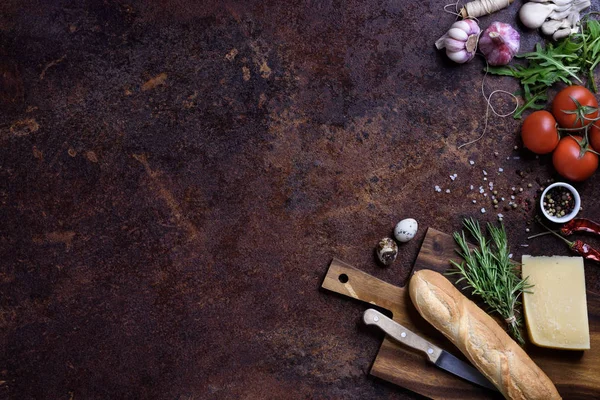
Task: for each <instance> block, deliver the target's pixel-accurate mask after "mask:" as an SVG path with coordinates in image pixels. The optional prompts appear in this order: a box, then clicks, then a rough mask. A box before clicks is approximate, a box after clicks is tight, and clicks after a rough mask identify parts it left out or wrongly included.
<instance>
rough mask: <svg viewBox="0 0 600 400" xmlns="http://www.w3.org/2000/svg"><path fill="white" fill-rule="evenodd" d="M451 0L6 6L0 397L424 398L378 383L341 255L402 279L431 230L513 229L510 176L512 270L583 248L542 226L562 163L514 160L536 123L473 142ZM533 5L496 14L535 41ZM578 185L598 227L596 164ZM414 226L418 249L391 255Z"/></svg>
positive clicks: (476, 130)
mask: <svg viewBox="0 0 600 400" xmlns="http://www.w3.org/2000/svg"><path fill="white" fill-rule="evenodd" d="M444 4H445V3H443V2H403V1H400V0H394V1H384V0H373V1H362V0H360V1H359V0H349V1H310V0H301V1H295V2H291V1H290V2H286V1H271V0H269V1H238V2H234V1H225V2H221V1H212V0H211V1H203V2H202V1H199V2H191V1H186V0H161V1H159V0H153V1H149V2H147V1H132V2H124V1H115V0H105V1H100V0H89V1H79V0H77V1H75V0H73V1H42V0H38V1H35V0H18V1H17V0H11V1H7V2H4V3H3V4H2V5H0V55H1V60H0V72H1V74H0V85H1V86H0V88H1V91H0V103H1V114H0V257H1V262H0V398H6V399H181V400H184V399H185V400H187V399H233V398H239V399H242V398H248V399H263V398H265V399H266V398H269V399H271V398H272V399H305V398H315V399H334V398H335V399H341V398H344V399H363V398H382V399H384V398H385V399H414V398H419V396H417V395H415V394H413V393H410V392H408V391H406V390H404V389H402V388H398V387H396V386H393V385H390V384H387V383H386V382H383V381H380V380H378V379H374V378H372V377H370V376H369V375H368V371H369V368H370V365H371V363H372V362H373V359H374V357H375V354H376V353H377V349H378V346H379V344H380V342H381V339H382V335H381V334H380V333H379V332H377V331H374V330H371V329H367V328H365V327H363V326H362V325H361V323H360V316H361V313H362V311H363V310H364V309H365V306H364V305H363V304H359V303H355V302H352V301H349V300H347V299H344V298H341V297H339V296H335V295H333V294H331V293H327V292H323V291H320V290H319V287H320V284H321V281H322V279H323V276H324V274H325V271H326V269H327V266H328V264H329V261H330V260H331V258H332V257H334V256H335V257H339V258H341V259H343V260H345V261H347V262H350V263H352V264H353V265H355V266H357V267H359V268H360V269H362V270H364V271H366V272H368V273H370V274H373V275H375V276H377V277H379V278H381V279H384V280H386V281H388V282H391V283H394V284H397V285H404V284H405V283H406V279H407V277H408V276H409V273H410V269H411V265H412V262H413V260H414V258H415V257H416V254H417V251H418V248H419V244H420V241H421V240H422V238H423V236H424V233H425V231H426V228H427V227H429V226H431V227H435V228H437V229H440V230H443V231H445V232H449V233H451V232H453V231H455V230H458V229H460V227H461V222H462V219H463V218H464V217H466V216H474V217H477V218H479V219H480V220H482V221H495V220H496V213H497V211H495V210H493V209H492V208H491V207H492V205H491V203H490V200H489V198H484V197H483V196H481V195H480V194H479V193H478V190H477V189H478V188H479V186H486V185H487V183H488V182H489V180H493V182H494V184H495V188H496V189H497V190H498V191H499V192H500V195H504V196H506V197H507V198H508V197H509V196H510V195H511V194H512V193H511V192H512V190H511V189H512V187H516V188H517V190H518V188H519V187H523V188H524V191H523V192H522V193H518V194H517V196H516V197H517V199H516V201H517V202H518V203H519V204H520V207H519V208H518V209H517V210H514V211H504V210H503V209H502V208H501V209H500V212H502V213H503V214H504V215H505V218H504V222H505V224H506V226H507V229H508V231H509V236H510V241H511V245H512V247H513V250H514V255H515V258H516V259H520V255H521V254H524V253H529V254H536V255H539V254H561V255H566V254H568V249H567V247H566V246H565V245H563V243H561V242H558V241H557V240H555V239H553V238H551V237H542V238H539V239H537V240H532V241H529V242H527V240H526V237H527V236H528V235H529V234H531V233H527V232H526V229H530V230H531V232H532V233H533V232H537V231H539V228H538V227H536V226H534V225H527V221H528V220H529V219H530V218H531V217H532V216H533V214H534V212H535V211H534V210H533V209H532V210H530V211H526V210H525V206H526V203H525V200H526V199H530V200H533V199H534V198H535V194H536V190H537V189H538V188H539V187H540V186H541V185H543V184H545V181H546V180H547V179H549V178H552V177H553V176H552V174H553V172H552V168H551V163H550V160H549V158H548V157H542V158H540V159H536V158H535V157H533V156H531V155H529V154H527V153H526V152H524V151H521V150H520V149H517V150H515V149H514V146H519V145H520V143H519V139H518V132H519V126H520V122H519V121H515V120H514V119H513V118H512V117H507V118H501V117H497V116H495V115H493V114H490V116H489V121H488V125H487V131H486V133H485V136H484V137H483V139H481V140H480V141H479V142H477V143H475V144H472V145H470V146H467V147H464V148H462V149H460V150H459V149H457V146H458V145H460V144H462V143H465V142H467V141H469V140H472V139H475V138H477V137H478V136H479V135H480V134H481V133H482V131H483V129H484V126H485V114H486V103H485V100H484V98H483V95H482V93H481V88H482V80H483V78H484V75H483V73H482V72H481V71H482V68H483V60H482V59H481V58H480V57H478V58H477V59H475V60H474V61H473V62H471V63H470V64H467V65H462V66H458V65H454V64H451V63H450V62H448V61H447V59H446V57H445V55H444V54H443V53H442V52H438V51H436V50H435V48H434V46H433V43H434V41H435V40H436V39H437V38H438V37H439V36H441V35H442V34H443V33H444V32H445V31H446V30H447V29H448V27H449V26H450V25H451V23H452V22H453V20H454V17H453V16H452V15H450V14H448V13H445V12H444V11H443V5H444ZM594 4H596V3H595V2H594ZM519 6H520V2H519V1H517V2H515V3H514V4H513V5H512V6H511V8H510V9H508V10H504V11H502V12H500V13H498V14H496V15H494V16H492V17H485V18H481V21H480V22H481V25H482V26H483V27H485V26H487V25H488V24H489V23H490V22H491V21H493V20H502V21H506V22H511V23H513V24H515V25H517V26H518V27H519V29H520V30H522V29H521V27H520V26H519V25H518V24H517V23H516V22H515V21H516V20H515V14H516V12H517V10H518V7H519ZM540 40H541V38H540V36H539V35H538V34H537V33H536V32H523V41H522V49H523V50H530V49H532V48H533V45H534V43H535V42H537V41H540ZM484 88H485V93H486V94H488V95H489V93H491V91H492V90H495V89H503V90H507V91H510V92H512V91H515V90H516V89H517V88H518V86H517V85H516V83H515V82H514V81H513V80H512V79H510V78H498V77H493V76H492V77H490V76H488V77H487V78H486V79H485V84H484ZM493 99H494V100H493V103H494V104H495V106H496V107H497V111H498V112H508V111H510V109H511V108H512V105H513V103H512V101H511V99H510V98H509V97H507V96H505V95H500V96H498V97H494V98H493ZM494 152H497V155H496V156H495V155H494ZM517 157H518V158H517ZM469 160H473V161H474V162H475V164H474V165H473V166H472V165H470V164H469ZM499 168H502V169H503V172H500V171H499ZM483 170H486V171H487V172H488V176H487V178H488V179H489V180H488V181H484V180H483V178H484V175H483V172H482V171H483ZM520 172H521V173H523V175H524V176H523V177H521V176H520V174H519V173H520ZM454 173H456V174H457V178H456V180H454V181H452V180H451V179H450V178H449V175H451V174H454ZM536 179H537V181H536ZM528 183H532V188H528V187H527V184H528ZM435 185H439V186H440V187H441V188H442V189H443V192H442V193H436V192H435V191H434V186H435ZM470 185H474V187H475V190H470ZM577 187H578V188H579V189H580V192H581V194H582V197H583V205H584V210H583V213H582V215H584V216H587V217H590V218H600V215H599V214H600V213H599V212H598V206H599V205H600V201H599V200H598V196H599V194H600V189H599V187H598V176H597V175H596V176H594V177H593V178H592V179H590V180H588V181H587V182H585V183H582V184H579V185H577ZM446 189H450V193H445V192H444V191H445V190H446ZM473 199H475V200H476V201H477V204H473V203H472V200H473ZM481 207H485V208H486V209H487V212H486V213H485V214H481V213H480V208H481ZM406 217H413V218H416V219H417V220H418V221H419V224H420V230H419V233H418V235H417V238H416V239H415V240H413V241H411V242H409V243H407V244H403V245H402V246H400V255H399V260H398V261H396V263H395V264H393V265H392V266H391V267H388V268H381V267H380V266H378V265H377V263H376V261H375V259H374V256H373V249H374V246H375V244H376V243H377V240H378V239H380V238H381V237H384V236H388V235H390V234H391V232H392V229H393V227H394V225H395V223H396V222H398V221H399V220H400V219H402V218H406ZM589 241H592V242H593V243H595V244H597V245H598V244H600V241H599V240H596V239H594V238H589ZM526 242H527V243H529V247H528V248H522V247H520V245H521V244H524V243H526ZM597 268H598V267H597V266H595V265H593V264H587V265H586V273H587V278H588V282H587V283H588V287H590V288H591V289H593V290H600V281H599V280H598V275H599V273H598V269H597Z"/></svg>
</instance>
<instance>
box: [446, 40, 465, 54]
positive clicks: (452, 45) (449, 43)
mask: <svg viewBox="0 0 600 400" xmlns="http://www.w3.org/2000/svg"><path fill="white" fill-rule="evenodd" d="M444 44H445V45H446V49H448V50H449V51H453V52H457V51H461V50H464V49H465V42H463V41H460V40H456V39H451V38H446V40H445V42H444Z"/></svg>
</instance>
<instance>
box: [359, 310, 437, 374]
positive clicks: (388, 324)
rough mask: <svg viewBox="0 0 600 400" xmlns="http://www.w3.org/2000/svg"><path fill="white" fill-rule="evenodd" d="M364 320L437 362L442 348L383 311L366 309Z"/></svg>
mask: <svg viewBox="0 0 600 400" xmlns="http://www.w3.org/2000/svg"><path fill="white" fill-rule="evenodd" d="M363 321H364V322H365V324H367V325H375V326H377V327H378V328H379V329H381V330H382V331H384V332H385V333H386V334H388V335H389V336H390V337H392V338H394V339H395V340H397V341H398V342H400V343H403V344H405V345H407V346H409V347H412V348H413V349H416V350H419V351H422V352H423V353H425V354H426V355H427V357H428V358H429V361H431V362H432V363H435V362H436V361H437V359H438V358H439V357H440V354H441V353H442V349H440V348H439V347H437V346H435V345H433V344H431V343H430V342H428V341H427V340H425V339H423V338H422V337H420V336H419V335H417V334H416V333H414V332H412V331H410V330H408V329H406V328H405V327H403V326H402V325H400V324H399V323H397V322H396V321H394V320H392V319H390V318H388V317H386V316H385V315H383V314H382V313H380V312H379V311H377V310H374V309H372V308H369V309H368V310H366V311H365V312H364V314H363Z"/></svg>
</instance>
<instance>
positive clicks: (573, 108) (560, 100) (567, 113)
mask: <svg viewBox="0 0 600 400" xmlns="http://www.w3.org/2000/svg"><path fill="white" fill-rule="evenodd" d="M577 103H579V104H580V105H581V106H583V109H582V110H579V111H578V110H577ZM552 114H553V115H554V118H556V121H557V122H558V125H560V127H561V128H581V127H583V126H584V125H587V124H588V123H590V122H591V121H590V120H591V119H594V118H597V117H598V100H596V97H595V96H594V94H593V93H592V92H590V91H589V90H587V89H586V88H584V87H583V86H579V85H573V86H568V87H566V88H564V89H563V90H561V91H560V92H558V94H557V95H556V96H555V97H554V100H553V101H552Z"/></svg>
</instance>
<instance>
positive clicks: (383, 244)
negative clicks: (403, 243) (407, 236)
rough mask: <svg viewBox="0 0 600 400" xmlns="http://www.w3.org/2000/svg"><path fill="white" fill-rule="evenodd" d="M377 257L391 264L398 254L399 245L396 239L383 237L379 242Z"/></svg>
mask: <svg viewBox="0 0 600 400" xmlns="http://www.w3.org/2000/svg"><path fill="white" fill-rule="evenodd" d="M375 250H376V252H377V258H378V259H379V261H381V263H382V264H383V265H390V264H391V263H393V262H394V260H395V259H396V257H397V256H398V245H397V244H396V242H394V239H391V238H387V237H386V238H383V239H381V240H380V241H379V242H378V243H377V248H376V249H375Z"/></svg>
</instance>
